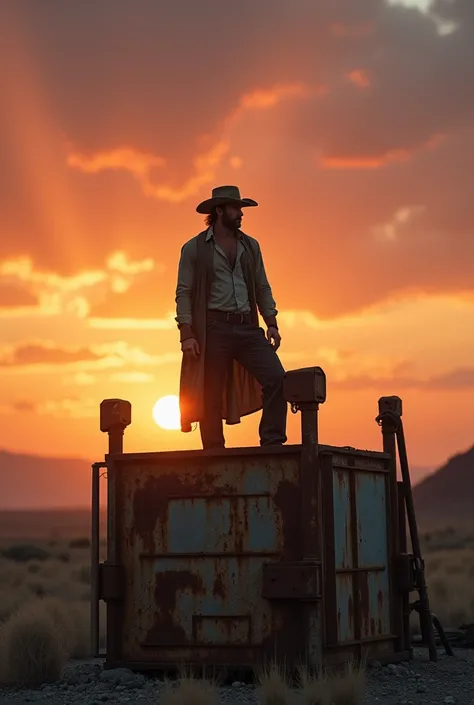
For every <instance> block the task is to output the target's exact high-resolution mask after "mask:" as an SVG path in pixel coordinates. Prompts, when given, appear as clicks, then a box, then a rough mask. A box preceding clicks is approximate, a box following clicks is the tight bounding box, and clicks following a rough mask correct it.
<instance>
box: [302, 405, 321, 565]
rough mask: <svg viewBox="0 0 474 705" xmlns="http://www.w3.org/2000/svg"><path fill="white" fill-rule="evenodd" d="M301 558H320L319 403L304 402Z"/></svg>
mask: <svg viewBox="0 0 474 705" xmlns="http://www.w3.org/2000/svg"><path fill="white" fill-rule="evenodd" d="M301 443H302V448H301V502H302V507H301V509H302V512H301V521H302V558H303V559H304V560H314V559H316V560H319V559H320V558H321V531H320V526H319V524H320V518H321V511H320V505H321V490H320V481H321V478H320V473H319V467H318V451H319V440H318V404H308V405H301Z"/></svg>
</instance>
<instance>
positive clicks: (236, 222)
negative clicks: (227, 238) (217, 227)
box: [222, 213, 242, 232]
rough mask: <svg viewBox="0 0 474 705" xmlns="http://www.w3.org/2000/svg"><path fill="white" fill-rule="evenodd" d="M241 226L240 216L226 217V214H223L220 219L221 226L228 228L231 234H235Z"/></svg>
mask: <svg viewBox="0 0 474 705" xmlns="http://www.w3.org/2000/svg"><path fill="white" fill-rule="evenodd" d="M241 224H242V218H241V217H240V216H235V217H232V216H229V215H227V213H224V215H223V217H222V225H224V227H226V228H228V229H229V230H231V231H232V232H237V230H238V229H239V228H240V226H241Z"/></svg>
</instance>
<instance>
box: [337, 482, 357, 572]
mask: <svg viewBox="0 0 474 705" xmlns="http://www.w3.org/2000/svg"><path fill="white" fill-rule="evenodd" d="M333 495H334V544H335V561H336V570H338V569H341V568H352V564H353V561H352V535H351V503H350V488H349V472H347V471H345V470H340V469H336V470H334V474H333Z"/></svg>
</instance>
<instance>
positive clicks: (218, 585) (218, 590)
mask: <svg viewBox="0 0 474 705" xmlns="http://www.w3.org/2000/svg"><path fill="white" fill-rule="evenodd" d="M212 594H213V595H214V597H220V598H222V599H223V600H225V598H226V590H225V584H224V580H223V578H222V575H221V574H220V573H218V574H217V575H216V577H215V580H214V587H213V588H212Z"/></svg>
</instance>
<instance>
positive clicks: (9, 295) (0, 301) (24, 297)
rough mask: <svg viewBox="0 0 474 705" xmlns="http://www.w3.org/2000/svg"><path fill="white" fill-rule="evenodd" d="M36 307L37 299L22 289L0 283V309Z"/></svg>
mask: <svg viewBox="0 0 474 705" xmlns="http://www.w3.org/2000/svg"><path fill="white" fill-rule="evenodd" d="M37 305H38V297H37V296H35V295H34V294H32V293H31V292H30V291H28V290H27V289H25V288H23V287H19V286H15V285H14V284H2V283H0V308H12V309H16V308H18V307H23V306H25V307H31V306H37Z"/></svg>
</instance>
